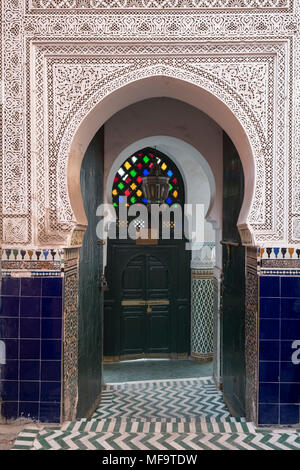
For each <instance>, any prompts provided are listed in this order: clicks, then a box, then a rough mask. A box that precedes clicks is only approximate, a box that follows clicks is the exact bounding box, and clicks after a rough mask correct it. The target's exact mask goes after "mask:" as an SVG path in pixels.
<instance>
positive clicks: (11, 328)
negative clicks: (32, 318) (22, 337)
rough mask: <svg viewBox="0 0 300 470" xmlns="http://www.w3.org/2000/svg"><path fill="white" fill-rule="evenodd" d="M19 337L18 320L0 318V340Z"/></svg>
mask: <svg viewBox="0 0 300 470" xmlns="http://www.w3.org/2000/svg"><path fill="white" fill-rule="evenodd" d="M18 337H19V319H18V318H2V317H1V318H0V338H12V339H13V338H18Z"/></svg>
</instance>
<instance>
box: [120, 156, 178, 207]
mask: <svg viewBox="0 0 300 470" xmlns="http://www.w3.org/2000/svg"><path fill="white" fill-rule="evenodd" d="M154 159H156V161H157V163H158V164H159V165H160V168H161V171H162V174H164V175H165V176H168V177H169V178H170V179H169V195H168V198H167V200H166V203H167V204H169V205H172V204H173V203H174V202H175V201H176V205H177V204H178V203H179V204H183V203H184V186H183V180H182V177H181V174H180V172H179V170H178V168H177V167H176V165H175V164H174V162H172V160H171V159H170V158H168V157H167V156H166V155H164V154H163V153H162V152H159V151H158V150H154V149H152V148H149V147H147V148H145V149H143V150H140V151H139V152H137V153H135V154H134V155H131V156H129V157H128V158H127V159H126V160H125V162H124V163H123V164H122V165H121V167H120V168H119V170H118V172H117V174H116V176H115V178H114V183H113V188H112V199H113V205H114V207H118V206H119V203H121V202H123V201H124V196H126V197H127V205H131V204H136V203H140V204H147V199H146V198H145V197H144V194H143V190H142V181H143V177H144V176H147V175H149V173H150V171H151V167H152V166H153V160H154Z"/></svg>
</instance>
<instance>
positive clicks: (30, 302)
mask: <svg viewBox="0 0 300 470" xmlns="http://www.w3.org/2000/svg"><path fill="white" fill-rule="evenodd" d="M40 315H41V297H21V299H20V316H21V318H24V317H33V318H39V317H40Z"/></svg>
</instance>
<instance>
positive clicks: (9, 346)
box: [4, 339, 19, 359]
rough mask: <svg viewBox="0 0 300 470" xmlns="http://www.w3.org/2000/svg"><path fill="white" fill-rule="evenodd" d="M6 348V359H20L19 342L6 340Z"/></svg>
mask: <svg viewBox="0 0 300 470" xmlns="http://www.w3.org/2000/svg"><path fill="white" fill-rule="evenodd" d="M4 343H5V348H6V359H18V357H19V340H18V339H6V340H4Z"/></svg>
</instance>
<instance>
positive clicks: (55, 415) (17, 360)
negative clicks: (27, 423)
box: [0, 277, 63, 423]
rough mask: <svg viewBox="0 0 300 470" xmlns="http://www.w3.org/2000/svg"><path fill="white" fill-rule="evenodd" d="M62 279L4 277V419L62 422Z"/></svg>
mask: <svg viewBox="0 0 300 470" xmlns="http://www.w3.org/2000/svg"><path fill="white" fill-rule="evenodd" d="M62 282H63V279H62V278H61V277H56V278H51V277H45V278H40V277H29V278H28V277H27V278H16V277H4V278H3V279H2V289H1V299H0V302H1V303H0V341H2V342H3V343H4V345H5V350H6V363H5V364H4V365H2V366H0V367H1V376H0V393H1V401H2V403H1V415H2V418H4V419H17V418H19V417H26V418H30V419H33V420H38V421H42V422H53V423H55V422H59V421H60V416H61V385H62V383H61V374H62Z"/></svg>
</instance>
